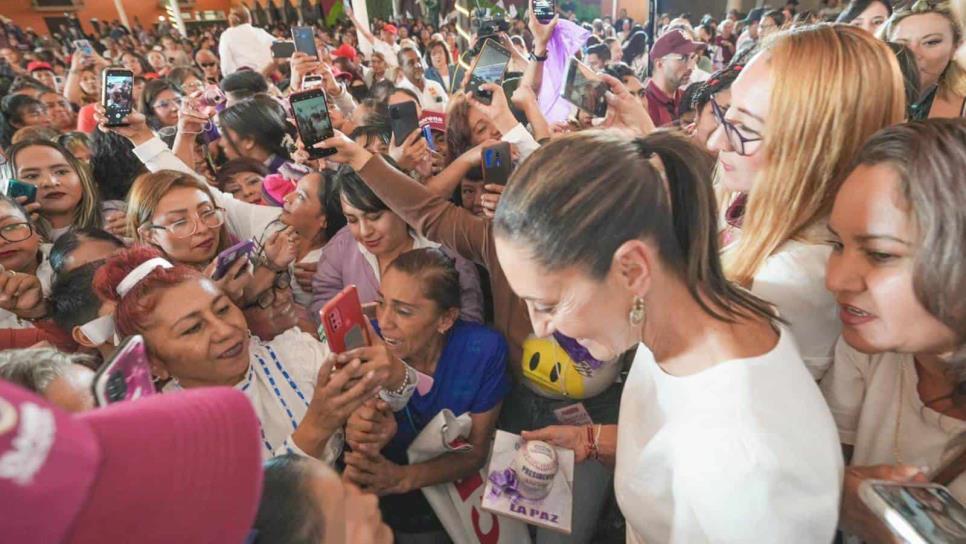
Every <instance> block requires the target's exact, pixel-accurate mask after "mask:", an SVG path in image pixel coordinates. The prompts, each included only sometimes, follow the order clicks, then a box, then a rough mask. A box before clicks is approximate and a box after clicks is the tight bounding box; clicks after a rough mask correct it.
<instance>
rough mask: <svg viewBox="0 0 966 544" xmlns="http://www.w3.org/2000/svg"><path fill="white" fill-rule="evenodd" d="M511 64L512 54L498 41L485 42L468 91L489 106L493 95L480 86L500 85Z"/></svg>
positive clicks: (477, 58)
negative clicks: (486, 84) (508, 65)
mask: <svg viewBox="0 0 966 544" xmlns="http://www.w3.org/2000/svg"><path fill="white" fill-rule="evenodd" d="M509 62H510V52H509V51H508V50H507V49H506V48H505V47H503V46H502V45H500V44H499V43H497V42H496V41H494V40H491V39H489V38H487V39H486V40H485V41H484V42H483V48H482V49H480V54H479V55H478V56H477V57H476V62H474V63H473V69H472V70H471V71H470V80H469V82H467V84H466V85H467V89H466V90H467V91H469V92H472V93H473V96H474V97H475V98H476V99H477V100H479V101H480V102H482V103H484V104H489V103H490V102H492V101H493V93H491V92H490V91H484V90H483V89H481V88H480V85H483V84H484V83H494V84H496V85H500V84H501V83H502V82H503V75H504V74H505V73H506V66H507V63H509Z"/></svg>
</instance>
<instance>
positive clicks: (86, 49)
mask: <svg viewBox="0 0 966 544" xmlns="http://www.w3.org/2000/svg"><path fill="white" fill-rule="evenodd" d="M73 44H74V49H75V50H76V51H80V52H81V54H83V55H84V56H85V57H92V56H94V47H93V46H91V42H89V41H87V40H74V41H73Z"/></svg>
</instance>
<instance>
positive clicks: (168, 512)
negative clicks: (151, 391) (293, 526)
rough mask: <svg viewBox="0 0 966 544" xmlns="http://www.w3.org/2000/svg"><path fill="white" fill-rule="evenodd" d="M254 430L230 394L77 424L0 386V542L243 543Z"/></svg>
mask: <svg viewBox="0 0 966 544" xmlns="http://www.w3.org/2000/svg"><path fill="white" fill-rule="evenodd" d="M258 429H259V424H258V420H257V418H256V417H255V413H254V410H253V409H252V405H251V402H250V401H249V400H248V399H247V398H246V397H245V396H244V395H243V394H241V393H240V392H238V391H235V390H234V389H230V388H227V387H226V388H212V389H196V390H193V391H190V392H180V393H174V394H170V395H154V396H151V397H147V398H144V399H141V400H138V401H133V402H121V403H118V404H113V405H111V406H108V407H105V408H99V409H96V410H93V411H90V412H85V413H81V414H77V415H70V414H68V413H66V412H63V411H61V410H60V409H58V408H56V407H54V406H52V405H50V404H49V403H48V402H47V401H45V400H44V399H41V398H40V397H38V396H36V395H34V394H33V393H30V392H28V391H26V390H24V389H21V388H19V387H17V386H14V385H12V384H10V383H8V382H4V381H2V380H0V467H3V470H0V511H2V512H3V515H2V516H0V535H3V539H4V541H9V542H17V543H20V544H33V543H37V544H40V543H50V542H68V543H94V542H139V543H152V544H153V543H158V544H161V543H165V542H179V543H198V544H201V543H203V542H243V541H244V539H245V537H246V536H247V535H248V534H249V532H250V528H251V526H252V522H253V520H254V518H255V513H256V511H257V508H258V501H259V497H260V494H261V479H262V468H261V461H262V459H261V444H260V443H259V438H258Z"/></svg>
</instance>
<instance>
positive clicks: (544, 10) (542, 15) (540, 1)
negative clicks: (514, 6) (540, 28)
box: [533, 0, 556, 25]
mask: <svg viewBox="0 0 966 544" xmlns="http://www.w3.org/2000/svg"><path fill="white" fill-rule="evenodd" d="M555 7H556V6H555V2H554V0H533V15H534V17H536V18H537V22H539V23H540V24H542V25H545V24H547V23H549V22H550V21H552V20H553V12H554V8H555Z"/></svg>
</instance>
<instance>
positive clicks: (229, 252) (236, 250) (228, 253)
mask: <svg viewBox="0 0 966 544" xmlns="http://www.w3.org/2000/svg"><path fill="white" fill-rule="evenodd" d="M254 251H255V242H253V241H252V240H245V241H243V242H238V243H237V244H235V245H233V246H231V247H230V248H228V249H226V250H224V251H222V252H221V253H219V254H218V256H217V257H215V262H216V263H217V264H216V265H215V273H214V275H213V276H212V279H213V280H220V279H221V278H223V277H224V276H225V274H226V273H227V272H228V270H229V269H230V268H231V266H232V265H233V264H235V262H237V261H238V259H241V258H243V257H244V258H248V257H249V256H251V254H252V253H253V252H254Z"/></svg>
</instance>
